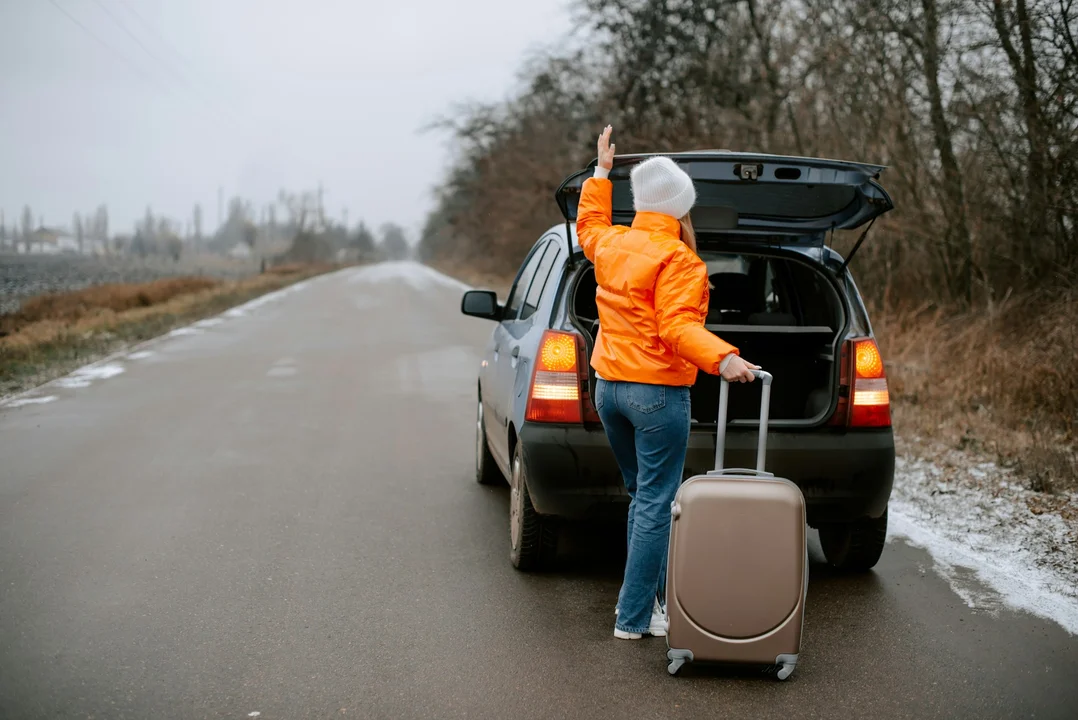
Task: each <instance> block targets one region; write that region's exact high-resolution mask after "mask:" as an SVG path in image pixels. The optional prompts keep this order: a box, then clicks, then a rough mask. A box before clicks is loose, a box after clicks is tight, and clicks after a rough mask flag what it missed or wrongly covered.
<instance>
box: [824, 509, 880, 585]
mask: <svg viewBox="0 0 1078 720" xmlns="http://www.w3.org/2000/svg"><path fill="white" fill-rule="evenodd" d="M886 543H887V509H886V508H885V509H884V511H883V515H881V516H880V517H878V518H869V519H866V520H859V521H857V522H852V523H846V524H843V525H838V524H834V525H823V526H821V527H820V545H821V546H822V547H823V554H824V556H825V557H826V558H827V564H828V565H830V566H831V567H833V568H835V569H837V570H846V571H850V572H865V571H867V570H871V569H872V568H873V567H875V565H876V563H877V562H879V559H880V555H882V554H883V546H884V545H885V544H886Z"/></svg>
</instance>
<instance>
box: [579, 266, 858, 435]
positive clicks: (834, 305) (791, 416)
mask: <svg viewBox="0 0 1078 720" xmlns="http://www.w3.org/2000/svg"><path fill="white" fill-rule="evenodd" d="M796 255H797V254H796V253H789V254H778V253H776V254H763V253H761V254H749V253H720V252H708V251H706V250H701V253H700V256H701V258H702V259H703V260H704V261H705V263H706V264H707V266H708V275H709V276H710V279H711V283H712V285H713V286H714V287H713V289H712V290H711V293H710V302H709V312H708V317H707V321H706V323H707V325H706V326H707V328H708V330H710V331H712V332H713V333H715V334H716V335H718V336H719V337H721V338H722V339H723V340H725V341H727V342H729V343H731V344H732V345H734V346H736V347H737V348H738V350H739V351H740V354H741V356H742V357H743V358H745V359H746V360H748V361H750V362H753V363H756V364H757V365H760V366H761V367H763V368H764V369H766V370H767V371H769V372H770V373H772V375H773V376H774V381H773V384H772V393H771V422H772V423H773V424H775V425H777V426H782V425H786V426H797V425H801V426H811V425H817V424H821V423H823V422H825V421H826V420H827V419H828V417H829V416H830V415H831V412H832V411H833V408H834V406H835V401H836V400H837V392H838V368H837V365H836V363H837V359H838V357H839V346H840V338H841V336H842V335H843V334H844V332H845V328H846V316H847V315H846V308H845V303H844V301H843V300H842V298H841V296H840V295H839V293H838V291H837V290H836V289H835V286H834V285H833V283H832V282H831V280H830V279H829V278H828V277H827V276H826V275H825V274H824V272H823V269H822V268H820V269H817V268H815V267H814V266H813V265H811V264H810V263H807V262H803V261H801V260H798V259H797V257H796ZM595 289H596V283H595V275H594V271H593V269H592V268H591V267H590V266H588V267H587V268H586V269H584V270H582V274H581V276H580V278H579V280H578V282H577V285H576V290H575V293H574V298H573V316H574V317H573V319H574V321H575V322H576V324H577V325H578V327H579V328H580V329H581V330H582V331H584V332H585V333H587V334H588V335H589V342H588V351H589V353H590V352H591V351H592V349H593V348H594V340H595V337H596V333H597V332H598V331H599V330H600V327H599V321H598V318H599V313H598V310H597V308H596V304H595ZM592 382H593V383H594V372H592ZM691 397H692V418H693V421H694V426H711V427H713V426H714V425H715V420H716V416H717V414H718V405H719V378H718V376H714V375H709V374H707V373H704V372H700V373H698V375H697V380H696V384H695V385H694V386H693V388H692V391H691ZM759 414H760V387H759V384H758V383H753V384H752V385H749V386H739V387H738V388H737V389H735V390H734V392H732V393H731V394H730V407H729V418H730V421H731V422H734V423H736V422H737V421H739V420H740V421H750V422H752V421H758V420H759Z"/></svg>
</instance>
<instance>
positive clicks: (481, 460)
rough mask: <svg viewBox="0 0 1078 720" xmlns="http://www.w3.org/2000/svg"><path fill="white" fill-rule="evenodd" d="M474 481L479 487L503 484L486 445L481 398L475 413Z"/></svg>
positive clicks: (502, 479)
mask: <svg viewBox="0 0 1078 720" xmlns="http://www.w3.org/2000/svg"><path fill="white" fill-rule="evenodd" d="M475 481H476V482H477V483H479V484H480V485H501V484H502V483H504V482H505V477H504V476H502V471H501V470H499V469H498V464H497V463H496V462H494V456H493V455H491V454H490V447H489V446H488V445H487V431H486V425H485V421H484V419H483V398H479V402H478V410H476V411H475Z"/></svg>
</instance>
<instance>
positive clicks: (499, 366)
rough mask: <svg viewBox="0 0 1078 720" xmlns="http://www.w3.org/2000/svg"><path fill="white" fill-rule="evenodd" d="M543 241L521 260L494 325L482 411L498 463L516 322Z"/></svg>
mask: <svg viewBox="0 0 1078 720" xmlns="http://www.w3.org/2000/svg"><path fill="white" fill-rule="evenodd" d="M544 249H545V245H544V244H542V243H538V244H536V246H535V248H533V249H532V251H531V253H530V254H529V255H528V257H527V258H525V260H524V265H523V266H522V267H521V270H520V273H519V274H518V275H517V279H516V282H515V283H513V287H512V289H511V290H510V291H509V299H508V300H506V302H505V311H504V312H503V314H502V321H501V322H500V323H498V327H496V328H495V329H494V352H493V355H492V359H491V370H490V373H489V378H490V383H489V385H487V386H484V387H483V405H484V408H483V411H484V413H485V414H486V416H487V417H488V418H490V419H491V422H489V423H487V427H486V431H487V443H488V445H489V447H490V452H491V454H493V455H494V457H495V458H496V459H497V460H498V464H499V465H502V466H503V467H506V468H507V467H509V435H508V426H509V411H510V407H511V400H512V397H513V382H514V376H515V374H516V367H517V363H518V360H519V357H520V341H519V337H518V336H519V330H518V323H519V322H520V311H521V309H523V307H524V299H525V296H526V295H527V294H528V290H529V289H530V287H531V282H532V278H534V277H535V272H536V270H537V269H538V268H539V263H540V261H541V260H542V259H543V251H544Z"/></svg>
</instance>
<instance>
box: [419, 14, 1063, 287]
mask: <svg viewBox="0 0 1078 720" xmlns="http://www.w3.org/2000/svg"><path fill="white" fill-rule="evenodd" d="M576 21H577V26H578V28H579V29H580V30H582V31H583V32H582V33H580V34H578V35H576V36H575V39H574V40H569V39H567V40H566V41H565V42H564V43H562V44H561V45H560V47H563V48H564V47H568V48H571V49H569V50H565V51H555V52H553V53H552V54H547V55H546V56H544V57H541V58H539V59H536V60H534V61H532V62H531V63H530V64H529V65H528V66H527V67H526V68H525V69H524V70H523V72H522V79H523V85H522V89H521V90H520V91H519V92H518V93H517V94H516V96H515V97H513V98H512V99H510V100H509V101H507V102H501V103H495V104H476V105H470V106H466V107H464V108H458V109H457V111H455V112H454V113H453V114H452V115H451V116H450V117H448V118H446V119H444V121H442V122H441V123H440V127H441V128H443V129H446V130H448V131H449V132H450V133H451V135H452V138H453V140H454V143H455V148H456V160H455V163H454V165H453V166H452V168H451V170H450V172H449V173H448V176H447V177H446V178H445V180H444V182H443V183H442V185H441V187H440V191H439V195H438V203H437V207H436V209H435V211H434V212H433V213H432V214H431V215H430V217H429V219H428V222H427V224H426V227H425V230H424V232H423V235H422V238H421V245H420V251H421V254H422V256H423V258H424V259H426V260H429V261H434V262H442V263H460V262H468V263H470V264H471V265H472V266H474V267H475V268H476V269H477V270H481V271H484V272H501V273H504V272H507V271H508V272H511V271H512V270H513V269H515V267H516V266H517V264H518V263H519V262H520V260H521V259H522V257H523V255H524V253H525V252H526V250H527V248H528V247H530V245H531V244H532V243H533V242H534V241H535V240H536V239H537V238H538V236H539V234H540V233H541V232H542V231H543V230H545V229H546V228H548V227H550V226H551V225H552V224H554V223H555V222H557V221H558V220H559V219H560V216H559V214H558V211H557V209H556V206H555V204H554V201H553V198H552V193H553V191H554V189H555V188H556V187H557V185H558V183H559V182H560V181H561V180H562V179H563V177H564V176H565V175H567V174H568V173H570V172H572V171H574V170H576V169H578V168H581V167H583V166H584V165H585V164H586V163H587V162H589V161H590V160H591V159H592V158H593V157H594V155H595V148H594V142H595V137H596V136H597V135H598V133H599V131H600V129H601V128H602V127H603V126H604V125H605V124H607V123H612V124H613V125H614V127H615V133H616V142H617V147H618V152H619V153H627V152H642V151H659V152H668V151H680V150H690V149H703V148H728V149H732V150H744V151H762V152H771V153H782V154H797V155H809V156H824V157H838V158H843V159H851V160H862V161H867V162H878V163H883V164H887V165H889V166H890V167H889V169H888V170H887V171H886V172H885V173H884V174H883V176H882V177H881V182H882V183H883V184H884V186H885V187H886V188H887V189H888V191H889V192H890V193H891V194H892V196H893V198H894V200H895V203H896V210H895V211H894V212H892V213H889V214H888V215H886V216H885V217H884V218H882V219H881V220H880V222H878V223H877V224H876V226H875V228H874V229H873V231H872V234H871V236H870V237H869V239H868V242H866V244H865V246H864V247H863V248H862V249H861V251H860V252H859V254H858V256H857V259H856V260H855V261H854V269H855V272H856V274H857V276H858V278H859V281H860V284H861V285H862V286H863V290H864V291H865V293H866V294H867V295H868V296H869V297H870V298H871V299H872V301H873V302H874V303H884V304H894V303H903V302H907V301H908V302H916V303H922V302H936V303H940V304H947V305H958V306H966V307H973V306H978V305H980V304H982V303H984V302H991V301H992V300H994V299H998V298H1000V297H1002V296H1004V295H1006V294H1007V293H1009V292H1015V293H1018V292H1023V291H1030V290H1038V291H1043V290H1049V291H1052V290H1053V289H1055V290H1059V289H1066V288H1069V287H1073V286H1074V284H1075V270H1076V268H1078V235H1076V233H1078V228H1076V227H1075V221H1076V218H1075V208H1076V206H1078V37H1076V34H1078V2H1074V1H1073V0H916V1H913V2H911V1H910V0H797V1H796V2H789V1H788V0H743V1H740V2H729V1H728V0H582V1H581V2H579V4H578V5H577V12H576ZM574 46H575V49H573V48H574ZM852 239H853V238H852V237H850V236H846V237H838V238H836V247H837V249H840V250H844V249H846V248H848V247H849V244H850V243H851V242H852Z"/></svg>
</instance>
